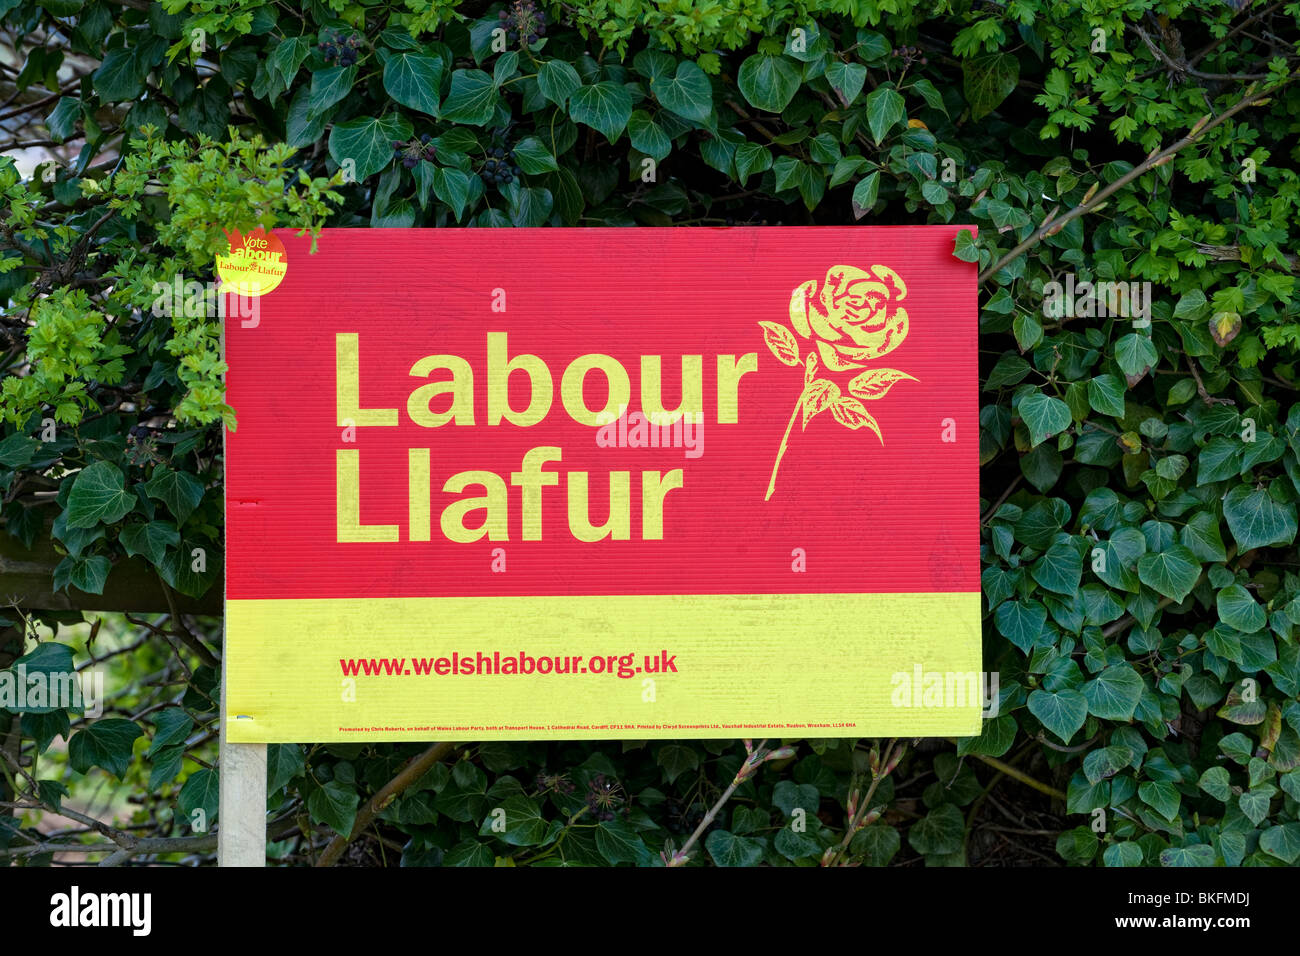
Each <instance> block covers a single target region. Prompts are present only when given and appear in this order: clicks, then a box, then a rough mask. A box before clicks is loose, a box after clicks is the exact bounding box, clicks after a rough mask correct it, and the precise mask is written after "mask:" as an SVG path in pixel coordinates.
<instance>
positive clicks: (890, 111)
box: [866, 86, 907, 146]
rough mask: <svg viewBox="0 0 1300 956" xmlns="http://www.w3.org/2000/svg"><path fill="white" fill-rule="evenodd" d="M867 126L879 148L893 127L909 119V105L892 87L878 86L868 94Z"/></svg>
mask: <svg viewBox="0 0 1300 956" xmlns="http://www.w3.org/2000/svg"><path fill="white" fill-rule="evenodd" d="M866 110H867V126H868V127H870V129H871V138H872V139H873V140H875V141H876V145H877V146H879V145H880V143H881V142H882V141H883V140H884V138H885V134H886V133H888V132H889V131H890V130H891V129H893V127H894V126H895V125H896V124H898V123H901V122H903V121H904V120H906V119H907V104H906V103H904V102H903V94H901V93H899V92H898V91H897V90H896V89H894V88H893V87H890V86H878V87H876V88H875V89H874V90H872V91H871V92H870V93H869V94H867V100H866Z"/></svg>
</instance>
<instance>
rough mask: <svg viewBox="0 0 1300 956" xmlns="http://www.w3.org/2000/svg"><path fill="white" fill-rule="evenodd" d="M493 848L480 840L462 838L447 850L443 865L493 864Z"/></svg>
mask: <svg viewBox="0 0 1300 956" xmlns="http://www.w3.org/2000/svg"><path fill="white" fill-rule="evenodd" d="M493 859H494V857H493V855H492V848H491V847H489V846H488V845H487V844H486V843H480V842H478V840H462V841H461V842H460V843H457V844H456V845H455V846H454V847H452V848H451V849H450V850H448V851H447V855H446V856H445V857H443V858H442V865H443V866H491V865H492V861H493Z"/></svg>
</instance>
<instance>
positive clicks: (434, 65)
mask: <svg viewBox="0 0 1300 956" xmlns="http://www.w3.org/2000/svg"><path fill="white" fill-rule="evenodd" d="M441 82H442V60H441V59H439V58H438V57H433V56H422V55H420V54H417V53H397V54H394V55H393V56H390V57H389V58H388V62H387V63H385V64H384V90H385V91H386V92H387V93H388V95H389V96H391V97H392V98H393V99H394V100H395V101H396V102H398V103H401V104H402V105H403V106H405V107H408V108H409V109H413V110H416V111H418V112H420V113H425V114H427V115H429V116H437V115H438V85H439V84H440V83H441Z"/></svg>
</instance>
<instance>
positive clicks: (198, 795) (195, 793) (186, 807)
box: [176, 767, 221, 825]
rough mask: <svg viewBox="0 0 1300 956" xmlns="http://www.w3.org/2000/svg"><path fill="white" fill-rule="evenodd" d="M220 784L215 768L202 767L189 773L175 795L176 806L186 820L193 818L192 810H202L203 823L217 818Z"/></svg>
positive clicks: (208, 822) (210, 822) (209, 822)
mask: <svg viewBox="0 0 1300 956" xmlns="http://www.w3.org/2000/svg"><path fill="white" fill-rule="evenodd" d="M220 793H221V784H220V780H219V777H218V773H217V771H216V770H209V769H208V768H207V767H203V768H201V769H199V770H196V771H194V773H192V774H190V775H189V777H188V778H187V779H186V781H185V785H184V786H182V787H181V792H180V793H178V794H177V795H176V807H177V809H178V810H180V812H181V816H182V817H185V818H186V822H187V823H188V822H190V821H191V820H193V819H194V816H193V814H194V811H195V810H202V811H203V817H202V819H203V821H204V823H206V824H208V825H211V824H212V822H213V821H214V820H216V819H217V807H218V798H219V795H220Z"/></svg>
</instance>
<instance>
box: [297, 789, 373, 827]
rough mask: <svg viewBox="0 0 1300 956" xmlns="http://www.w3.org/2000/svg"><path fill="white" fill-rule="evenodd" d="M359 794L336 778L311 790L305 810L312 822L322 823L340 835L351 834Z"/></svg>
mask: <svg viewBox="0 0 1300 956" xmlns="http://www.w3.org/2000/svg"><path fill="white" fill-rule="evenodd" d="M360 802H361V797H360V795H359V794H358V793H357V792H356V790H355V789H353V788H352V787H349V786H346V785H345V784H342V783H340V782H339V781H337V780H330V781H328V782H327V783H326V784H325V785H324V786H322V787H318V788H316V789H315V790H313V791H312V794H311V796H309V797H308V798H307V812H308V813H309V814H311V820H312V822H313V823H323V824H325V825H326V826H328V827H329V828H330V829H331V830H333V831H334V832H335V833H337V834H338V835H339V836H341V837H347V836H350V835H351V834H352V824H354V823H355V822H356V819H357V805H358V804H359V803H360Z"/></svg>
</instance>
